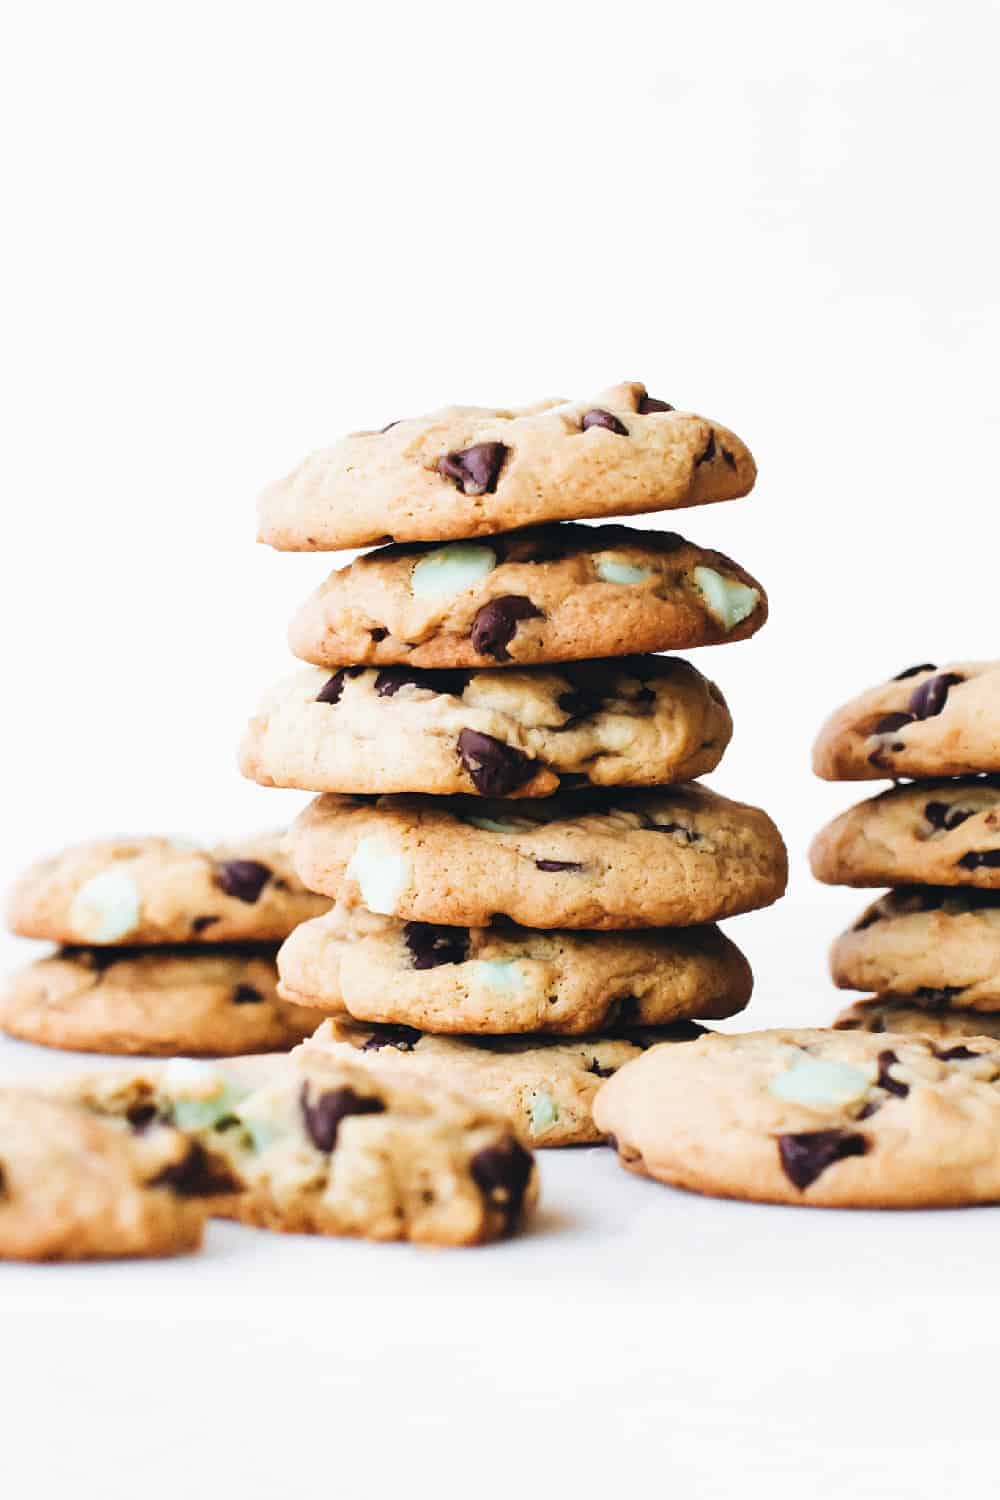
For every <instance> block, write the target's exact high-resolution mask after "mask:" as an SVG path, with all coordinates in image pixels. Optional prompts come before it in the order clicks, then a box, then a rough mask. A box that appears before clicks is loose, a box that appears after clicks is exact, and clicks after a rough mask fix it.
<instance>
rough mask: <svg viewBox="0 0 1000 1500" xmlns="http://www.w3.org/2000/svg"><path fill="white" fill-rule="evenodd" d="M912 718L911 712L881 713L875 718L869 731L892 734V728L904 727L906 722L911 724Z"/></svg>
mask: <svg viewBox="0 0 1000 1500" xmlns="http://www.w3.org/2000/svg"><path fill="white" fill-rule="evenodd" d="M913 719H914V715H913V714H904V713H895V714H883V716H882V718H881V719H878V720H876V722H875V724H874V726H873V727H872V731H871V732H872V734H892V733H893V731H894V730H896V729H904V728H905V727H906V725H907V724H912V723H913Z"/></svg>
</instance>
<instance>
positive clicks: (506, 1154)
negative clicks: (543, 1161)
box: [469, 1138, 532, 1229]
mask: <svg viewBox="0 0 1000 1500" xmlns="http://www.w3.org/2000/svg"><path fill="white" fill-rule="evenodd" d="M531 1169H532V1160H531V1155H530V1153H529V1152H527V1151H525V1149H524V1147H523V1146H522V1145H521V1144H520V1143H519V1142H518V1141H515V1140H514V1139H513V1138H511V1139H510V1140H507V1141H503V1142H502V1143H501V1144H500V1145H497V1146H484V1148H483V1149H482V1151H477V1152H476V1154H475V1156H474V1157H473V1158H472V1160H471V1162H470V1163H469V1170H470V1172H471V1173H472V1178H473V1181H474V1182H475V1184H476V1186H477V1187H478V1188H479V1191H480V1192H481V1193H482V1195H483V1197H484V1198H485V1199H486V1201H487V1203H489V1204H490V1206H491V1207H493V1208H499V1209H501V1210H502V1211H503V1216H504V1227H505V1228H506V1229H512V1228H513V1226H514V1224H515V1223H516V1221H517V1218H518V1215H519V1214H520V1212H521V1205H522V1204H523V1202H524V1195H525V1192H526V1191H527V1187H528V1183H529V1182H530V1181H531Z"/></svg>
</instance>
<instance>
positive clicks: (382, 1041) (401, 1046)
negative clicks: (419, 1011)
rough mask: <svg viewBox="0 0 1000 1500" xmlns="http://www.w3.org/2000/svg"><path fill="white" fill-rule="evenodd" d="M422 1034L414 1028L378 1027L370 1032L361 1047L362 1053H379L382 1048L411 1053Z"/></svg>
mask: <svg viewBox="0 0 1000 1500" xmlns="http://www.w3.org/2000/svg"><path fill="white" fill-rule="evenodd" d="M422 1035H423V1032H420V1031H418V1030H417V1029H416V1027H415V1026H393V1025H386V1026H380V1027H379V1028H378V1030H377V1031H374V1032H372V1034H371V1036H370V1037H369V1038H368V1040H367V1042H365V1044H364V1046H363V1047H362V1049H361V1050H362V1052H381V1050H382V1048H383V1047H395V1048H396V1050H397V1052H412V1051H413V1049H414V1047H415V1046H416V1045H417V1043H418V1042H419V1040H420V1038H421V1036H422Z"/></svg>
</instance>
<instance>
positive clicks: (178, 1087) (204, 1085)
mask: <svg viewBox="0 0 1000 1500" xmlns="http://www.w3.org/2000/svg"><path fill="white" fill-rule="evenodd" d="M160 1082H161V1083H162V1084H163V1087H164V1088H165V1089H166V1091H167V1092H168V1093H170V1094H176V1095H178V1097H183V1098H185V1099H214V1098H215V1096H216V1094H221V1093H222V1090H223V1089H224V1088H225V1087H226V1079H225V1076H224V1075H223V1074H222V1073H220V1072H219V1070H218V1068H217V1067H215V1066H214V1065H213V1064H212V1063H205V1062H199V1061H198V1059H197V1058H194V1057H172V1058H171V1059H170V1061H169V1062H168V1063H167V1064H166V1065H165V1067H164V1069H163V1072H162V1073H161V1074H160Z"/></svg>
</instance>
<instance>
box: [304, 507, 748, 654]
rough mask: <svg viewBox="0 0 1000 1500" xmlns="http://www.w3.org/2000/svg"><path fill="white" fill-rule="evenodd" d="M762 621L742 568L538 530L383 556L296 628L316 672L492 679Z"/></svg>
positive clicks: (619, 529)
mask: <svg viewBox="0 0 1000 1500" xmlns="http://www.w3.org/2000/svg"><path fill="white" fill-rule="evenodd" d="M766 619H767V598H766V595H765V594H764V590H763V589H762V588H761V585H760V584H759V583H758V582H757V580H756V579H755V578H753V577H752V576H751V575H750V574H749V573H747V572H746V571H745V569H743V568H741V567H740V566H739V564H738V563H734V562H733V561H732V560H731V559H730V558H728V557H725V556H724V555H723V554H722V553H721V552H713V551H710V550H709V549H707V548H705V547H698V546H696V545H695V544H694V543H692V542H686V541H685V540H684V538H683V537H680V536H678V535H677V534H676V533H675V532H671V531H638V530H635V529H634V528H632V527H629V526H574V525H570V524H563V525H552V526H535V527H531V528H529V529H528V530H526V531H513V532H508V533H506V534H504V535H502V536H494V537H491V538H490V539H489V541H471V542H470V541H464V542H452V543H450V544H448V545H447V546H444V547H434V546H431V545H421V544H419V543H417V544H412V545H408V546H407V545H403V546H392V547H385V548H382V549H381V550H380V551H378V552H372V553H369V554H368V555H367V556H364V557H359V558H356V559H355V561H354V562H352V563H349V564H348V566H347V567H345V568H341V569H339V570H338V571H337V572H335V573H333V574H331V576H330V577H329V578H328V579H327V581H326V583H324V584H323V585H322V586H321V587H320V588H319V589H317V590H316V592H315V593H314V594H313V595H312V597H311V598H310V599H309V600H308V601H307V602H306V603H305V604H304V605H303V606H302V608H301V609H300V610H299V612H298V614H297V615H296V616H295V619H294V620H293V621H292V626H291V630H290V632H289V642H290V644H291V647H292V650H293V651H294V652H295V654H296V656H300V657H302V659H303V660H304V661H308V662H313V663H315V664H316V665H317V666H321V667H340V666H356V665H357V664H358V663H371V664H372V665H375V666H412V667H498V666H508V665H511V664H517V665H520V666H532V665H540V664H543V663H547V662H560V661H578V660H581V659H583V658H593V657H605V656H622V655H634V654H636V653H639V652H646V651H678V650H680V651H684V650H689V649H690V648H691V647H693V646H712V645H717V644H718V643H719V642H721V641H741V640H745V639H746V637H747V636H751V635H753V634H754V633H755V632H756V631H758V630H759V629H760V627H761V626H762V625H763V623H764V621H765V620H766Z"/></svg>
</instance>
